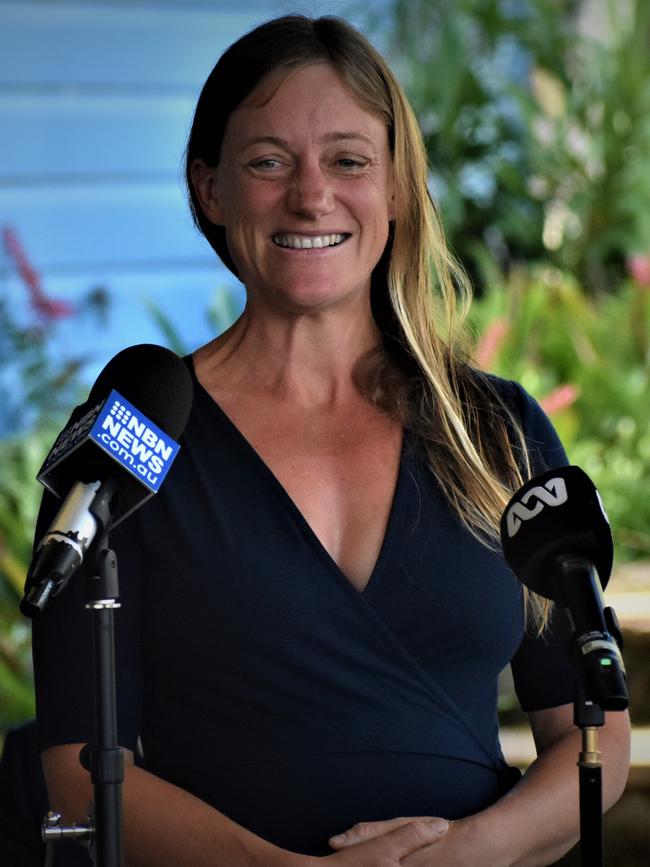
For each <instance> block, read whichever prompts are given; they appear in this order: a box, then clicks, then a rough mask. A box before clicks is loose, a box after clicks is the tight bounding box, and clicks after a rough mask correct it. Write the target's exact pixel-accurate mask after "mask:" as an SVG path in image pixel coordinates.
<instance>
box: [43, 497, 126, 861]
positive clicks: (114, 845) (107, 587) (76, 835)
mask: <svg viewBox="0 0 650 867" xmlns="http://www.w3.org/2000/svg"><path fill="white" fill-rule="evenodd" d="M113 495H114V490H113V489H112V486H111V485H110V484H108V483H107V484H104V485H102V486H101V487H100V489H99V491H98V493H97V496H96V497H95V499H94V500H93V503H92V505H91V507H90V511H91V512H92V514H93V515H94V517H95V518H96V519H97V522H98V527H99V528H100V530H99V532H98V540H97V541H96V543H94V544H93V546H92V547H91V549H90V551H89V554H90V553H91V552H93V553H94V568H93V570H92V572H91V576H90V577H89V578H88V581H87V585H86V598H87V602H86V605H85V607H86V608H87V609H89V610H90V611H91V612H92V616H93V660H94V668H95V743H94V744H93V745H89V744H86V746H85V747H84V748H83V749H82V750H81V753H80V756H79V760H80V762H81V764H82V765H83V766H84V767H85V768H86V770H89V771H90V774H91V779H92V782H93V786H94V792H95V802H94V811H93V813H94V816H91V817H89V820H88V823H87V824H86V825H71V826H62V825H60V818H61V817H60V815H59V814H58V813H48V815H47V816H46V818H45V822H44V824H43V840H44V841H45V843H46V844H48V846H49V844H51V843H53V842H55V841H57V840H65V839H76V840H79V841H82V842H88V843H89V845H90V854H91V858H92V860H93V863H94V864H95V865H96V867H122V863H123V842H122V782H123V781H124V757H123V754H122V750H121V749H120V748H119V747H118V743H117V714H116V699H115V636H114V628H113V627H114V624H113V612H114V610H115V609H116V608H119V607H120V603H119V602H118V597H119V585H118V575H117V558H116V556H115V552H114V551H112V550H111V549H110V548H109V547H108V533H109V530H110V525H111V509H110V503H111V500H112V498H113ZM93 820H94V821H93ZM48 858H50V852H48ZM48 863H49V862H48Z"/></svg>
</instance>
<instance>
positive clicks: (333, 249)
mask: <svg viewBox="0 0 650 867" xmlns="http://www.w3.org/2000/svg"><path fill="white" fill-rule="evenodd" d="M314 94H318V99H314ZM191 173H192V181H193V188H194V190H195V191H196V195H197V197H198V200H199V203H200V206H201V210H202V213H203V214H205V216H206V217H208V218H209V219H210V221H211V222H212V223H214V224H215V225H217V226H223V227H224V229H225V234H226V241H227V245H228V252H229V254H230V256H231V258H232V260H233V263H234V264H235V267H236V269H237V273H238V274H239V276H240V278H241V280H242V282H243V283H244V285H245V286H246V289H247V298H248V315H249V316H253V317H254V316H256V315H257V309H258V306H259V305H260V304H263V303H268V304H278V305H280V306H281V307H282V308H283V309H286V310H296V311H299V310H305V311H307V310H310V311H315V310H316V309H318V310H323V309H324V308H325V307H329V306H331V305H333V304H337V305H340V304H345V305H352V306H351V307H350V308H349V310H348V312H347V314H346V315H350V312H351V311H352V310H353V309H354V308H355V307H358V306H359V305H361V306H362V307H363V308H364V309H365V311H366V313H368V312H369V311H368V309H367V308H368V303H369V298H370V278H371V275H372V272H373V270H374V268H375V267H376V265H377V263H378V262H379V259H380V258H381V256H382V253H383V251H384V249H385V247H386V242H387V240H388V226H389V221H390V220H391V219H393V217H394V209H393V201H394V193H393V188H394V181H393V171H392V160H391V154H390V149H389V142H388V134H387V130H386V125H385V124H384V123H383V121H382V120H381V119H379V118H378V117H376V115H374V114H371V113H370V112H368V111H366V110H365V109H364V108H363V107H362V106H361V105H359V102H358V101H357V99H356V98H355V97H353V96H352V95H351V93H350V91H349V89H348V88H347V87H346V86H345V85H344V84H343V82H342V80H341V78H340V76H339V74H338V73H337V72H336V71H335V70H334V69H333V68H332V66H331V65H330V64H329V63H315V64H311V65H309V66H304V67H299V68H297V69H291V70H288V71H284V70H283V71H280V72H277V73H275V74H274V75H271V76H269V77H268V78H266V79H264V80H263V81H262V82H261V83H260V84H259V85H258V86H257V87H256V88H255V89H254V90H253V91H252V92H251V93H250V94H249V96H247V97H246V98H245V99H244V101H243V102H242V103H241V104H240V105H239V106H238V107H237V108H236V109H235V111H234V112H233V113H232V115H231V116H230V119H229V121H228V125H227V127H226V133H225V136H224V140H223V143H222V146H221V155H220V159H219V162H218V164H217V165H216V166H206V164H205V163H204V162H203V161H202V160H201V159H196V160H194V162H193V163H192V165H191Z"/></svg>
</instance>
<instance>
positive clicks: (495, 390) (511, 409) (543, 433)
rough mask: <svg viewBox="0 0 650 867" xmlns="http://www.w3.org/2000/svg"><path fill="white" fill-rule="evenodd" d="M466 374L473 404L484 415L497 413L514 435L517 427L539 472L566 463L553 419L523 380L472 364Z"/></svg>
mask: <svg viewBox="0 0 650 867" xmlns="http://www.w3.org/2000/svg"><path fill="white" fill-rule="evenodd" d="M465 377H466V379H467V381H468V382H469V383H471V385H470V389H471V391H472V392H473V397H474V403H475V405H477V406H478V407H479V410H480V411H482V414H484V415H486V414H487V415H488V416H491V417H494V416H495V415H496V416H498V417H499V418H500V419H501V420H502V421H503V422H504V423H505V425H506V427H507V428H508V429H509V431H510V434H511V441H512V442H513V445H514V444H515V443H516V441H517V437H516V435H515V436H514V437H513V436H512V434H513V432H514V430H515V428H518V429H519V431H521V433H522V434H523V437H524V440H525V443H526V448H527V451H528V455H529V458H530V460H531V464H532V467H533V468H534V470H535V471H536V472H542V470H544V469H547V468H551V467H557V466H563V465H566V464H567V463H568V457H567V455H566V452H565V450H564V446H563V445H562V443H561V441H560V438H559V436H558V434H557V431H556V430H555V427H554V426H553V423H552V421H551V420H550V418H549V417H548V415H547V414H546V412H545V411H544V409H543V407H542V406H541V404H540V403H539V402H538V400H537V399H536V398H535V397H534V396H533V395H532V394H530V393H529V392H528V391H527V390H526V389H525V388H524V387H523V386H522V385H521V383H519V382H517V381H516V380H512V379H505V378H503V377H500V376H496V375H495V374H492V373H487V372H485V371H483V370H478V369H477V368H473V367H470V366H469V365H468V366H467V367H466V369H465Z"/></svg>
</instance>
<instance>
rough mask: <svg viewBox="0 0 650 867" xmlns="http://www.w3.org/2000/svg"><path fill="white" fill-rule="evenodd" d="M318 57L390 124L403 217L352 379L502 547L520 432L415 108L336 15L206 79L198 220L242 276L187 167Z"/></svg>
mask: <svg viewBox="0 0 650 867" xmlns="http://www.w3.org/2000/svg"><path fill="white" fill-rule="evenodd" d="M322 61H326V62H328V63H330V64H331V65H332V66H333V67H334V69H335V70H336V71H337V72H338V74H339V75H340V76H341V78H342V80H343V81H344V83H345V84H346V85H347V86H348V88H349V89H350V91H351V93H352V94H353V95H354V96H355V97H356V99H357V100H358V101H359V103H360V104H361V105H363V106H364V108H366V109H367V110H368V111H370V112H371V113H373V114H375V115H377V116H378V117H381V118H382V119H383V120H384V122H385V123H386V128H387V131H388V136H389V144H390V148H391V152H392V156H393V168H394V173H395V220H394V223H393V225H392V228H391V233H390V239H389V242H388V244H387V247H386V250H385V251H384V255H383V257H382V260H381V262H380V263H379V265H378V266H377V268H376V269H375V272H374V273H373V281H372V292H371V302H372V305H373V315H374V317H375V320H376V321H377V324H378V326H379V329H380V331H381V333H382V336H383V343H382V345H381V346H380V347H378V348H377V349H375V350H373V351H372V352H371V353H369V354H368V355H367V356H365V357H364V358H362V359H361V361H360V362H359V364H358V365H357V369H356V371H355V380H356V382H357V385H358V387H359V388H360V390H361V391H362V393H363V394H364V395H365V396H366V397H367V398H368V400H370V401H372V402H373V403H374V404H376V405H377V406H378V407H379V408H380V409H382V410H384V411H386V412H389V413H391V414H392V415H394V416H396V417H397V418H399V419H400V420H401V421H402V422H403V423H404V424H405V425H407V426H408V427H409V428H410V429H411V430H412V431H413V432H414V433H415V434H416V435H417V436H418V437H419V439H420V440H421V442H422V444H423V446H424V449H425V451H426V455H427V461H428V464H429V466H430V468H431V471H432V472H433V473H434V475H435V477H436V478H437V480H438V483H439V485H440V487H441V490H442V491H443V492H444V493H445V495H446V497H447V499H448V501H449V503H450V505H451V507H452V508H453V510H454V511H455V512H456V514H457V515H458V517H459V519H460V520H461V521H462V523H463V524H464V525H465V526H466V527H467V529H468V530H469V531H470V532H471V533H472V534H473V535H474V536H476V537H477V538H478V539H480V541H481V542H483V543H484V544H486V545H488V546H490V547H493V548H495V549H498V547H499V524H500V518H501V515H502V513H503V511H504V508H505V506H506V504H507V502H508V501H509V499H510V497H511V496H512V494H513V493H514V491H515V490H516V489H517V488H518V487H519V486H520V485H521V484H522V483H523V481H524V479H525V478H527V477H528V476H529V475H530V466H529V463H528V457H527V452H526V446H525V441H524V436H523V433H522V431H521V427H520V425H519V423H518V422H517V420H516V419H515V418H514V416H513V414H512V412H511V411H510V409H509V407H508V406H507V405H506V402H505V400H504V399H503V398H502V397H501V396H500V394H499V392H498V391H497V389H496V388H495V387H494V386H493V385H492V383H491V382H490V380H489V379H488V378H487V377H485V376H484V375H482V374H480V373H479V372H478V371H476V370H474V369H472V367H471V366H470V365H469V364H467V363H466V360H465V355H464V351H463V350H464V337H465V332H464V328H463V324H464V320H465V317H466V314H467V311H468V309H469V304H470V300H471V287H470V285H469V281H468V278H467V277H466V275H465V272H464V271H463V269H462V267H461V266H460V264H459V263H458V262H457V261H456V260H455V259H454V257H453V255H452V254H451V252H450V251H449V249H448V247H447V244H446V241H445V236H444V231H443V228H442V224H441V221H440V218H439V216H438V213H437V210H436V207H435V205H434V203H433V201H432V199H431V196H430V194H429V190H428V186H427V179H428V165H427V157H426V151H425V147H424V143H423V140H422V134H421V132H420V128H419V125H418V123H417V120H416V118H415V115H414V113H413V110H412V108H411V106H410V104H409V102H408V100H407V98H406V96H405V95H404V92H403V90H402V88H401V86H400V84H399V82H398V81H397V79H396V78H395V76H394V75H393V73H392V72H391V70H390V68H389V67H388V65H387V64H386V62H385V61H384V59H383V58H382V56H381V55H380V54H379V52H378V51H377V50H376V49H375V48H374V47H373V46H372V45H371V44H370V43H369V42H368V40H367V39H366V38H365V37H364V36H363V35H362V34H360V33H359V32H358V31H357V30H355V29H354V28H353V27H351V26H350V25H349V24H347V23H346V22H345V21H343V20H341V19H339V18H333V17H323V18H317V19H309V18H306V17H304V16H299V15H290V16H284V17H282V18H278V19H275V20H273V21H270V22H268V23H267V24H263V25H261V27H258V28H256V29H255V30H254V31H252V32H251V33H249V34H247V35H246V36H244V37H242V39H240V40H239V41H238V42H236V43H235V44H234V45H232V46H231V47H230V48H229V49H228V51H227V52H226V53H225V54H224V55H223V56H222V57H221V59H220V60H219V62H218V63H217V65H216V66H215V68H214V70H213V71H212V73H211V75H210V77H209V78H208V80H207V81H206V84H205V86H204V88H203V91H202V93H201V96H200V98H199V102H198V105H197V110H196V114H195V118H194V123H193V126H192V130H191V133H190V137H189V141H188V147H187V157H186V159H187V165H186V170H187V178H188V189H189V193H190V201H191V206H192V210H193V214H194V218H195V220H196V222H197V224H198V225H199V227H200V228H201V230H202V231H203V233H204V234H205V235H206V237H207V238H208V240H209V242H210V243H211V244H212V246H213V247H214V249H215V250H216V251H217V253H218V254H219V255H220V256H221V258H222V259H223V261H224V262H225V264H226V265H227V266H228V267H229V268H230V269H231V270H232V271H233V272H234V273H237V272H236V268H235V266H234V263H233V262H232V260H231V258H230V255H229V253H228V250H227V245H226V242H225V234H224V230H223V228H222V227H217V226H214V225H213V224H212V223H210V221H209V220H207V218H206V217H205V216H204V214H203V212H202V210H201V207H200V204H199V202H198V199H197V197H196V195H195V192H194V189H193V186H192V182H191V174H190V170H191V164H192V162H193V160H194V159H196V158H200V159H202V160H203V161H204V162H206V163H207V164H208V165H216V164H217V163H218V160H219V154H220V148H221V141H222V139H223V135H224V132H225V127H226V123H227V120H228V117H229V116H230V114H231V112H232V111H233V110H234V108H236V107H237V105H238V104H239V103H240V102H241V101H242V100H243V99H244V98H245V96H247V94H248V93H250V91H251V90H252V89H253V87H254V86H255V85H257V84H258V83H259V82H260V81H261V80H262V79H263V78H264V77H266V76H267V75H270V74H271V73H272V72H276V71H278V70H280V69H290V68H294V67H298V66H304V65H307V64H310V63H315V62H322ZM524 595H525V601H526V609H527V613H528V616H529V619H530V620H531V621H532V622H533V623H534V624H535V625H536V626H537V627H538V629H539V630H540V631H541V630H542V629H543V628H544V626H545V625H546V622H547V619H548V612H549V603H548V602H547V601H546V600H545V599H542V598H541V597H538V596H536V595H535V594H532V593H529V592H528V591H527V590H526V588H524Z"/></svg>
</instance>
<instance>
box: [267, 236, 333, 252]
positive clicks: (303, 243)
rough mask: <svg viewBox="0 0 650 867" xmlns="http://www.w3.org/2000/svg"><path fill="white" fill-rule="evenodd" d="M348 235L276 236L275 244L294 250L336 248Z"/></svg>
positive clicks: (274, 238)
mask: <svg viewBox="0 0 650 867" xmlns="http://www.w3.org/2000/svg"><path fill="white" fill-rule="evenodd" d="M346 237H347V235H318V236H316V237H309V236H307V235H274V236H273V243H274V244H277V245H278V246H279V247H291V248H292V249H293V250H311V249H312V248H314V247H335V246H336V245H337V244H340V243H341V241H344V240H345V238H346Z"/></svg>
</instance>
